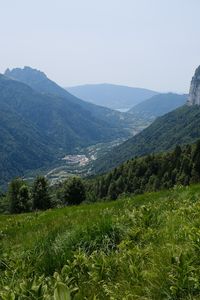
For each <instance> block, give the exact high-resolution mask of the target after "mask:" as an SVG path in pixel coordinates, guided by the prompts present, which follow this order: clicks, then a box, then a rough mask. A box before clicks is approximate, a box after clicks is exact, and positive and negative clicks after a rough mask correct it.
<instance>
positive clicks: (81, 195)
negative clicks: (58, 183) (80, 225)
mask: <svg viewBox="0 0 200 300" xmlns="http://www.w3.org/2000/svg"><path fill="white" fill-rule="evenodd" d="M85 198H86V194H85V186H84V184H83V181H82V179H81V178H79V177H70V178H69V179H67V180H66V182H65V183H64V188H63V201H64V203H66V204H68V205H75V204H80V203H81V202H83V201H84V200H85Z"/></svg>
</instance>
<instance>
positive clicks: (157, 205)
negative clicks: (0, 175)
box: [0, 185, 200, 300]
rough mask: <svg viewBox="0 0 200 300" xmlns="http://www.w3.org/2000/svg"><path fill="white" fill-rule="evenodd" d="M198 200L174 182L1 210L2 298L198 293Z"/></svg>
mask: <svg viewBox="0 0 200 300" xmlns="http://www.w3.org/2000/svg"><path fill="white" fill-rule="evenodd" d="M199 199H200V185H196V186H191V187H185V188H183V187H179V186H176V187H175V188H173V189H172V190H170V191H164V192H158V193H148V194H145V195H142V196H136V197H130V198H124V199H121V200H120V201H115V202H108V203H106V202H105V203H99V204H93V205H81V206H78V207H66V208H62V209H56V210H49V211H45V212H36V213H30V214H22V215H12V216H11V215H8V216H0V228H1V232H0V237H1V249H0V251H1V253H0V256H1V264H0V271H1V273H0V298H1V299H3V300H8V299H30V300H32V299H56V300H60V299H100V300H101V299H116V300H117V299H119V300H121V299H127V300H129V299H156V300H159V299H184V300H187V299H188V300H189V299H199V294H200V284H199V282H200V268H199V255H200V242H199V239H200V233H199V227H200V200H199ZM62 297H63V298H62Z"/></svg>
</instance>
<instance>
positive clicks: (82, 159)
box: [25, 139, 124, 185]
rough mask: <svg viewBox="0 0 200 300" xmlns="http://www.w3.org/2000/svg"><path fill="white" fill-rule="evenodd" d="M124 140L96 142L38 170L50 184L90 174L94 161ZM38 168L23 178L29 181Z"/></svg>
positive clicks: (91, 173)
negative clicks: (70, 177)
mask: <svg viewBox="0 0 200 300" xmlns="http://www.w3.org/2000/svg"><path fill="white" fill-rule="evenodd" d="M123 142H124V139H116V140H114V141H112V142H108V143H98V144H96V145H92V146H89V147H86V148H82V149H81V148H79V149H76V151H75V152H74V154H68V155H65V156H64V157H62V158H61V159H60V160H59V161H57V162H56V163H54V165H53V167H52V168H48V169H47V170H40V173H41V174H43V175H44V176H45V177H46V178H47V179H48V180H49V182H50V185H54V184H56V183H58V182H62V181H64V180H66V179H67V178H68V177H69V176H74V175H76V176H81V177H86V176H91V175H93V171H92V170H93V164H94V161H95V160H96V159H98V158H100V157H102V156H104V155H106V154H107V153H108V152H109V151H110V150H111V149H112V148H114V147H116V146H118V145H120V144H121V143H123ZM37 173H38V170H37V171H35V172H32V175H31V176H30V175H27V176H26V177H25V179H27V180H29V181H30V182H31V181H32V180H33V179H34V176H35V174H37Z"/></svg>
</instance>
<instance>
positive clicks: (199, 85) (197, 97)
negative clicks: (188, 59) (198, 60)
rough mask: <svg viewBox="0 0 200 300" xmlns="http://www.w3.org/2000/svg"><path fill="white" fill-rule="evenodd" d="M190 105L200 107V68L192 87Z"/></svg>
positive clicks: (188, 102) (196, 72)
mask: <svg viewBox="0 0 200 300" xmlns="http://www.w3.org/2000/svg"><path fill="white" fill-rule="evenodd" d="M187 104H188V105H190V106H191V105H200V66H199V67H198V68H197V69H196V71H195V74H194V76H193V77H192V81H191V85H190V93H189V98H188V101H187Z"/></svg>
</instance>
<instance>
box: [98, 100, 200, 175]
mask: <svg viewBox="0 0 200 300" xmlns="http://www.w3.org/2000/svg"><path fill="white" fill-rule="evenodd" d="M199 124H200V106H197V105H194V106H190V107H189V106H187V105H185V106H183V107H180V108H178V109H176V110H174V111H172V112H169V113H168V114H166V115H164V116H162V117H159V118H157V119H156V120H155V121H154V122H153V123H152V124H151V125H150V126H149V127H147V128H146V129H144V130H143V131H142V132H140V133H139V134H137V135H136V136H134V137H132V138H130V139H129V140H127V141H126V142H124V143H122V144H121V145H119V146H117V147H115V148H113V149H112V150H111V151H110V152H109V153H108V154H107V155H105V156H103V157H101V158H99V159H98V160H96V161H95V164H94V171H95V172H97V173H103V172H106V171H108V170H110V169H112V168H114V167H116V166H118V165H119V164H121V163H122V162H124V161H126V160H128V159H130V158H133V157H136V156H142V155H146V154H150V153H154V152H161V151H164V150H170V149H173V148H174V147H175V146H176V145H177V144H179V145H182V144H188V143H192V142H194V141H196V140H197V139H199V138H200V126H199Z"/></svg>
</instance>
